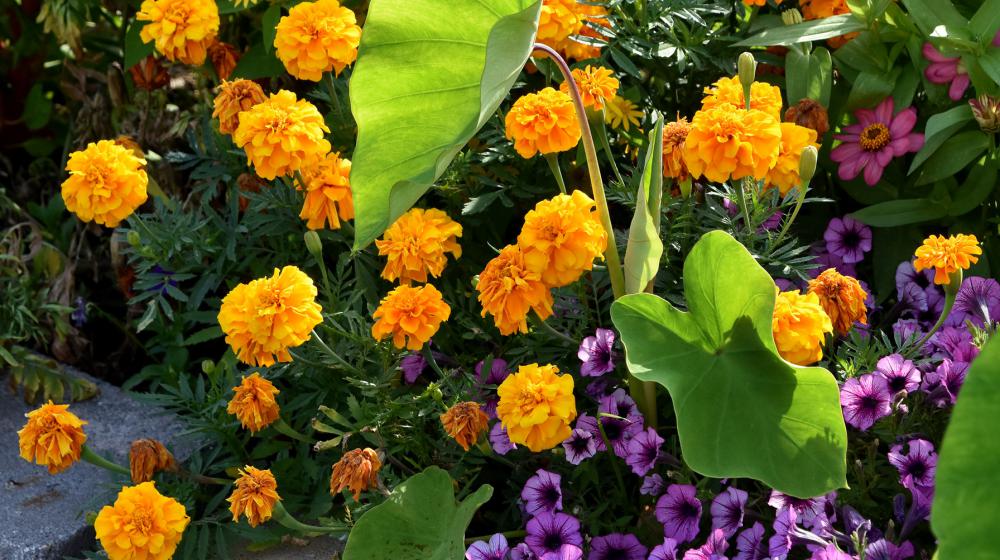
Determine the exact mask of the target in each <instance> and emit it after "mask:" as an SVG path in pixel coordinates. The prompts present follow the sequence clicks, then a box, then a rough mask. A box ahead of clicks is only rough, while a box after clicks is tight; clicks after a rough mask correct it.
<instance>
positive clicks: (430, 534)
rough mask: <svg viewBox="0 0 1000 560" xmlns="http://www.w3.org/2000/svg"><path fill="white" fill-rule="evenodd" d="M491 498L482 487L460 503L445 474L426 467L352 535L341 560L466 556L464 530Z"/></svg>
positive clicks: (487, 487) (447, 559) (365, 518)
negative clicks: (478, 510) (473, 516)
mask: <svg viewBox="0 0 1000 560" xmlns="http://www.w3.org/2000/svg"><path fill="white" fill-rule="evenodd" d="M492 495H493V487H492V486H490V485H488V484H487V485H483V486H481V487H480V488H479V489H478V490H476V491H475V492H474V493H473V494H471V495H470V496H469V497H467V498H466V499H464V500H462V501H461V502H457V503H456V502H455V487H454V485H453V483H452V480H451V477H450V476H448V473H447V472H445V471H443V470H441V469H439V468H437V467H430V468H428V469H426V470H424V471H423V472H421V473H419V474H416V475H413V476H412V477H410V478H408V479H407V480H406V481H405V482H403V483H402V484H400V485H399V486H397V487H396V489H395V490H393V492H392V495H391V496H389V498H388V499H387V500H386V501H385V502H383V503H381V504H379V505H377V506H375V507H373V508H372V509H370V510H369V511H368V512H367V513H365V514H364V515H363V516H361V519H359V520H358V523H357V525H355V526H354V528H353V529H352V530H351V535H350V536H349V537H348V539H347V547H346V548H345V549H344V560H407V559H410V558H414V559H416V558H419V559H421V560H456V559H458V558H462V555H463V554H464V552H465V529H466V527H468V525H469V521H470V520H472V515H473V514H474V513H476V510H477V509H479V506H481V505H483V504H485V503H486V502H487V501H488V500H489V499H490V496H492Z"/></svg>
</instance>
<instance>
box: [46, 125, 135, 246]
mask: <svg viewBox="0 0 1000 560" xmlns="http://www.w3.org/2000/svg"><path fill="white" fill-rule="evenodd" d="M145 165H146V160H145V159H143V158H141V157H136V155H135V153H133V152H132V150H131V149H129V148H126V147H123V146H120V145H118V144H116V143H115V141H113V140H99V141H97V142H91V143H90V144H87V147H86V148H85V149H83V150H79V151H76V152H73V153H72V154H70V155H69V160H68V161H67V162H66V171H69V177H67V178H66V180H65V181H63V183H62V197H63V201H64V202H65V203H66V209H67V210H69V211H70V212H72V213H74V214H76V216H77V217H78V218H80V219H81V220H83V221H85V222H97V223H98V224H101V225H102V226H107V227H111V228H113V227H115V226H117V225H118V224H120V223H121V221H122V220H124V219H125V218H127V217H128V216H129V215H131V214H132V212H135V209H136V208H138V207H139V206H141V205H142V203H144V202H146V185H147V183H148V182H149V177H147V176H146V169H145Z"/></svg>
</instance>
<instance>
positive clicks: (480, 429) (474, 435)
mask: <svg viewBox="0 0 1000 560" xmlns="http://www.w3.org/2000/svg"><path fill="white" fill-rule="evenodd" d="M489 421H490V419H489V417H488V416H486V413H485V412H483V410H482V408H481V407H480V406H479V403H476V402H460V403H458V404H456V405H455V406H453V407H451V408H449V409H448V411H447V412H445V413H444V414H442V415H441V424H443V425H444V430H445V431H446V432H448V435H449V436H451V437H453V438H454V439H455V441H457V442H458V444H459V445H461V446H462V449H464V450H466V451H468V450H469V448H470V447H472V445H473V444H475V443H476V440H478V439H479V436H480V435H482V434H483V433H485V432H486V429H487V428H488V427H489Z"/></svg>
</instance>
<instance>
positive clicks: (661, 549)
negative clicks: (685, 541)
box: [647, 537, 677, 560]
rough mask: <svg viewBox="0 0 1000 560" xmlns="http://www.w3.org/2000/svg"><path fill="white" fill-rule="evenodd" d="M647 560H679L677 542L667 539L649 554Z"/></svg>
mask: <svg viewBox="0 0 1000 560" xmlns="http://www.w3.org/2000/svg"><path fill="white" fill-rule="evenodd" d="M647 560H677V541H675V540H674V539H671V538H670V537H667V538H665V539H663V544H658V545H656V546H654V547H653V550H651V551H650V552H649V558H648V559H647Z"/></svg>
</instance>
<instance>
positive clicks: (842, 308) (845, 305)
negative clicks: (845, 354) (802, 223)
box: [809, 268, 868, 336]
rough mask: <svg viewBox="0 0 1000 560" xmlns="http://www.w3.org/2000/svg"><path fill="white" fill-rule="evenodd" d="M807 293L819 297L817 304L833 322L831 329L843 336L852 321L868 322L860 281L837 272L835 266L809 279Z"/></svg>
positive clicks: (866, 296)
mask: <svg viewBox="0 0 1000 560" xmlns="http://www.w3.org/2000/svg"><path fill="white" fill-rule="evenodd" d="M809 293H810V294H816V295H817V296H818V297H819V304H820V305H821V306H822V307H823V311H826V314H827V315H828V316H829V317H830V320H831V321H832V322H833V330H834V331H836V333H837V334H839V335H840V336H844V335H846V334H847V333H848V331H850V330H851V327H853V326H854V323H856V322H858V323H861V324H862V325H867V324H868V310H867V309H866V308H865V299H867V298H868V293H867V292H865V290H864V288H862V287H861V283H860V282H858V281H857V280H855V279H854V278H851V277H850V276H844V275H843V274H841V273H839V272H837V269H835V268H828V269H826V270H824V271H823V272H822V273H821V274H820V275H819V276H817V277H816V278H813V279H812V280H810V281H809Z"/></svg>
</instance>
